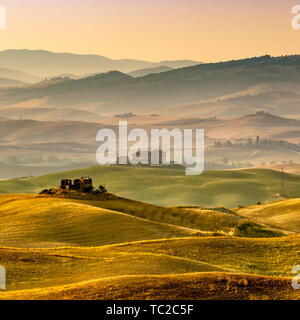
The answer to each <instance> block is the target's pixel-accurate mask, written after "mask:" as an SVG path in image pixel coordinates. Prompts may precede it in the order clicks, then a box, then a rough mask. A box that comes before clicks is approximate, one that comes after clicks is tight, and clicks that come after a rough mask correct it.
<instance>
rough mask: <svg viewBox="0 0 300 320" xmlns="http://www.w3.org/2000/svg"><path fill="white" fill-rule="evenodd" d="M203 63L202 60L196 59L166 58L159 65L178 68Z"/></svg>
mask: <svg viewBox="0 0 300 320" xmlns="http://www.w3.org/2000/svg"><path fill="white" fill-rule="evenodd" d="M201 63H202V62H199V61H194V60H164V61H161V62H159V65H160V66H165V67H169V68H171V69H178V68H185V67H192V66H196V65H198V64H201Z"/></svg>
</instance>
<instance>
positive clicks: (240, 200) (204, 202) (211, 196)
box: [0, 166, 300, 208]
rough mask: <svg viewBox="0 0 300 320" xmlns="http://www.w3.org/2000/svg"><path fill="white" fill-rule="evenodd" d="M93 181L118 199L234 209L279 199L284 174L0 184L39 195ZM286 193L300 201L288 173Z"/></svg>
mask: <svg viewBox="0 0 300 320" xmlns="http://www.w3.org/2000/svg"><path fill="white" fill-rule="evenodd" d="M87 175H88V176H91V177H92V178H93V179H94V184H95V185H99V184H104V185H106V187H107V189H108V190H109V191H110V192H113V193H115V194H117V195H118V196H122V197H126V198H130V199H134V200H140V201H145V202H148V203H153V204H156V205H162V206H175V205H200V206H203V207H218V206H223V207H226V208H234V207H237V206H238V205H243V206H248V205H253V204H256V203H257V202H266V201H271V200H276V199H278V197H277V196H276V195H278V194H280V193H281V192H282V190H281V177H282V176H281V173H280V172H278V171H273V170H266V169H249V170H238V171H205V172H204V173H203V174H202V175H199V176H186V175H185V173H184V170H183V169H174V168H146V167H130V166H107V167H91V168H88V169H83V170H75V171H68V172H62V173H56V174H49V175H45V176H41V177H32V178H23V179H13V180H8V181H0V193H38V192H40V191H41V190H42V189H44V188H50V187H55V186H57V185H58V184H59V183H60V180H61V178H70V179H74V178H77V177H80V176H87ZM284 180H285V188H284V194H285V196H286V197H288V198H297V197H300V176H297V175H291V174H284Z"/></svg>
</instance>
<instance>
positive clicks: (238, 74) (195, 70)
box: [0, 55, 300, 116]
mask: <svg viewBox="0 0 300 320" xmlns="http://www.w3.org/2000/svg"><path fill="white" fill-rule="evenodd" d="M0 57H1V55H0ZM71 60H72V59H71ZM299 63H300V58H299V56H285V57H270V56H263V57H258V58H250V59H244V60H236V61H228V62H221V63H209V64H199V65H196V66H190V67H185V68H180V69H175V70H171V71H167V72H162V73H158V74H150V75H147V76H143V77H139V78H132V77H130V76H128V75H125V74H123V73H120V72H110V73H108V74H106V75H105V74H104V75H97V76H95V77H88V78H85V79H78V80H71V79H70V80H69V81H64V82H63V83H59V84H53V85H49V86H47V87H42V88H36V89H29V88H27V89H24V88H19V89H15V90H8V91H4V92H3V91H2V92H1V101H0V102H1V105H10V104H14V103H18V102H22V101H28V100H31V99H36V98H43V97H46V96H47V97H49V98H48V104H49V105H53V106H58V105H60V106H62V105H64V106H73V105H80V104H84V103H85V104H87V103H88V104H93V107H94V108H95V109H94V111H97V112H99V113H107V114H116V113H120V112H121V113H122V112H125V111H126V112H136V111H139V112H142V111H143V112H150V111H152V112H157V111H158V110H161V112H163V110H167V109H170V108H171V109H170V110H175V109H174V108H181V109H182V108H183V107H184V106H186V105H189V104H192V108H191V109H192V112H194V114H195V112H199V113H198V114H202V115H203V116H208V115H209V116H214V115H220V114H221V115H222V116H233V115H234V116H241V115H244V114H247V113H253V112H255V111H258V110H265V111H269V112H272V113H277V114H280V115H291V116H292V115H295V114H297V110H298V109H297V104H298V101H299V96H298V95H297V92H298V87H297V83H298V82H299V80H300V74H299V71H298V65H299ZM115 70H121V69H120V68H116V69H115ZM94 72H97V71H96V70H95V69H94ZM257 88H260V89H259V90H258V89H257ZM277 93H279V94H277ZM257 94H260V95H268V96H270V99H271V100H270V99H269V100H268V101H269V102H268V103H269V104H266V103H262V102H263V101H264V99H263V98H262V99H261V100H262V102H255V103H253V99H254V97H253V95H257ZM241 97H242V98H243V99H244V100H243V101H245V103H243V102H241V101H240V100H238V99H241ZM224 99H225V101H223V100H224ZM274 99H275V100H276V104H274V101H273V100H274ZM258 101H259V100H258ZM272 101H273V102H272ZM283 104H284V105H285V108H284V109H283V108H282V105H283ZM270 105H273V107H272V108H270ZM197 109H199V110H198V111H197ZM182 110H183V109H182ZM188 110H189V108H184V112H185V114H188ZM222 110H223V112H221V111H222ZM168 112H170V111H168ZM220 112H221V113H220Z"/></svg>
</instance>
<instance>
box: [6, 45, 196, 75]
mask: <svg viewBox="0 0 300 320" xmlns="http://www.w3.org/2000/svg"><path fill="white" fill-rule="evenodd" d="M163 63H164V64H163V65H166V66H169V65H172V67H177V68H178V67H182V66H187V65H195V64H197V63H198V62H195V61H188V60H183V61H181V60H179V61H168V62H163ZM160 65H162V63H155V62H148V61H141V60H133V59H120V60H113V59H109V58H106V57H102V56H99V55H79V54H72V53H54V52H49V51H44V50H5V51H2V52H0V67H3V68H12V69H17V70H20V71H23V72H28V73H33V74H37V75H39V76H42V77H51V76H55V75H58V74H76V75H78V76H81V75H86V74H90V73H101V72H107V71H110V70H119V71H121V72H131V71H134V70H138V69H144V68H153V67H157V66H160Z"/></svg>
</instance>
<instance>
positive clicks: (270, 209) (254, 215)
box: [234, 199, 300, 233]
mask: <svg viewBox="0 0 300 320" xmlns="http://www.w3.org/2000/svg"><path fill="white" fill-rule="evenodd" d="M234 211H235V212H236V213H238V214H239V215H240V216H242V217H246V218H249V219H252V220H255V221H257V222H259V221H260V222H261V221H263V222H264V223H267V224H268V225H270V226H273V227H275V228H276V227H277V228H281V229H284V230H289V231H292V232H297V233H300V216H299V213H300V201H299V199H288V200H281V201H276V202H271V203H266V204H263V205H256V206H255V205H254V206H251V207H247V208H240V209H235V210H234Z"/></svg>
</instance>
